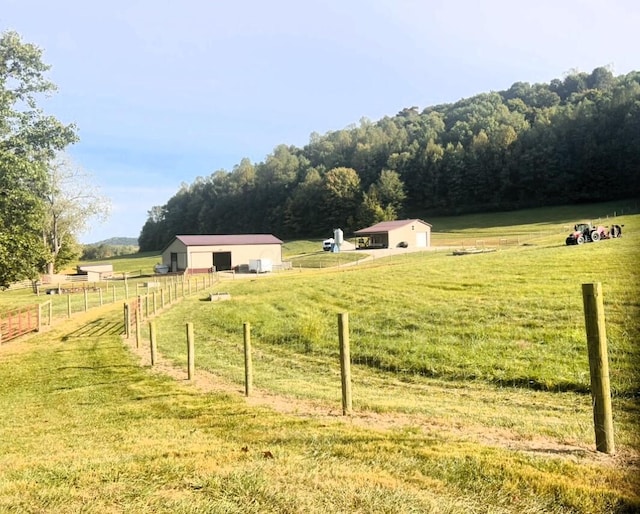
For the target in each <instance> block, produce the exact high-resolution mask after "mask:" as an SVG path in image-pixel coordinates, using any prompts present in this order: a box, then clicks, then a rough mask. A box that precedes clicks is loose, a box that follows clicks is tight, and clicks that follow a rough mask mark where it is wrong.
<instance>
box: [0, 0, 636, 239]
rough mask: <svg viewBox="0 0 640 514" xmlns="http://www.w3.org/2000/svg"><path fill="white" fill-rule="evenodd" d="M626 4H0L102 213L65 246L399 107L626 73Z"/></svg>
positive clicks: (133, 0)
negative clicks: (575, 76) (599, 72)
mask: <svg viewBox="0 0 640 514" xmlns="http://www.w3.org/2000/svg"><path fill="white" fill-rule="evenodd" d="M638 27H640V4H638V3H637V2H636V1H635V0H608V1H606V2H604V1H596V0H564V1H557V0H556V1H550V0H538V1H537V2H535V3H534V2H517V1H513V0H511V1H504V0H487V1H482V0H476V1H474V2H471V1H461V0H460V1H456V0H433V1H429V0H422V1H420V0H368V1H365V0H323V1H321V0H308V1H299V0H296V1H294V0H271V1H269V2H263V1H259V0H245V1H242V0H238V1H236V2H227V1H225V2H221V1H215V0H210V1H205V0H183V1H181V2H176V1H169V0H154V1H152V0H127V1H123V0H111V1H109V2H88V1H86V0H85V1H80V0H73V1H72V0H56V1H51V0H2V8H1V9H0V31H4V30H8V29H11V30H15V31H17V32H18V33H20V34H21V36H22V37H23V40H24V41H26V42H29V43H34V44H36V45H37V46H39V47H40V48H42V49H43V50H44V61H45V62H46V63H48V64H50V65H51V66H52V69H51V71H50V73H49V77H50V78H51V80H52V81H53V82H55V83H56V84H57V86H58V88H59V91H58V92H57V93H56V94H55V95H54V96H53V97H51V98H49V99H46V100H43V101H42V102H41V107H42V108H43V109H44V110H45V112H48V113H51V114H54V115H55V116H57V117H58V118H59V119H61V120H62V121H64V122H68V123H70V122H73V123H76V124H77V126H78V129H79V135H80V142H79V143H78V144H76V145H74V146H73V147H72V148H71V149H70V151H69V153H70V155H71V157H72V158H73V159H74V160H75V161H76V162H77V163H78V164H79V165H80V166H82V167H83V168H84V169H85V170H87V171H89V172H90V173H91V174H92V175H93V177H94V179H95V181H96V182H97V184H98V185H99V187H100V190H101V193H102V195H103V196H106V197H108V198H110V200H111V203H112V213H111V216H110V218H109V220H108V221H107V222H105V223H102V224H98V223H92V224H90V225H91V228H90V229H89V231H87V232H86V233H84V234H82V235H81V236H80V240H81V241H82V242H85V243H91V242H95V241H99V240H102V239H106V238H108V237H113V236H129V237H137V236H138V235H139V233H140V229H141V228H142V225H143V224H144V222H145V220H146V217H147V211H148V210H149V209H151V207H153V206H154V205H162V204H164V203H166V202H167V200H169V198H171V196H173V195H174V194H175V193H176V191H177V190H178V189H179V187H180V184H181V183H183V182H184V183H191V182H193V181H194V179H195V178H196V177H198V176H208V175H210V174H211V173H213V172H214V171H216V170H219V169H225V170H231V169H232V168H233V166H234V165H235V164H238V163H239V162H240V160H241V159H242V158H243V157H248V158H250V159H251V160H252V161H253V162H259V161H263V160H264V159H265V157H266V156H267V155H268V154H269V153H271V151H272V150H273V149H274V147H275V146H277V145H278V144H282V143H284V144H292V145H296V146H303V145H305V144H306V143H307V142H308V141H309V135H310V134H311V133H312V132H317V133H320V134H324V133H326V132H327V131H330V130H338V129H342V128H345V127H346V126H348V125H350V124H352V123H358V122H359V120H360V119H361V118H363V117H366V118H369V119H370V120H373V121H375V120H378V119H379V118H381V117H383V116H385V115H394V114H396V113H397V112H398V111H400V110H401V109H402V108H404V107H411V106H418V107H419V108H421V109H422V108H424V107H426V106H429V105H434V104H440V103H450V102H455V101H457V100H459V99H460V98H466V97H469V96H472V95H474V94H477V93H481V92H485V91H499V90H503V89H507V88H508V87H509V86H511V84H513V83H514V82H518V81H525V82H530V83H535V82H549V81H550V80H552V79H554V78H562V77H563V76H564V75H565V74H566V73H567V72H568V71H570V70H572V69H578V70H580V71H586V72H590V71H591V70H592V69H593V68H595V67H598V66H610V67H611V68H612V70H613V72H614V74H616V75H619V74H623V73H628V72H629V71H631V70H637V69H639V66H638V36H637V31H638Z"/></svg>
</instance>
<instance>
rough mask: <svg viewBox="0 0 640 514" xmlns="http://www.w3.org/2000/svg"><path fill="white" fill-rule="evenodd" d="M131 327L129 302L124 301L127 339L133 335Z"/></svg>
mask: <svg viewBox="0 0 640 514" xmlns="http://www.w3.org/2000/svg"><path fill="white" fill-rule="evenodd" d="M130 332H131V327H130V326H129V304H128V303H127V302H124V333H125V335H126V336H127V339H129V336H130V335H131V333H130Z"/></svg>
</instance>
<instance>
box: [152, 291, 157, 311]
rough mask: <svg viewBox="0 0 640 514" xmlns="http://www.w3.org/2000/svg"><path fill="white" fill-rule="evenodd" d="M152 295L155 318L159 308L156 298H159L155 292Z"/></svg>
mask: <svg viewBox="0 0 640 514" xmlns="http://www.w3.org/2000/svg"><path fill="white" fill-rule="evenodd" d="M152 294H153V315H154V316H155V314H156V306H157V303H158V301H157V299H156V297H157V295H156V291H155V290H154V291H153V293H152Z"/></svg>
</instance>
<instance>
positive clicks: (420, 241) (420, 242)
mask: <svg viewBox="0 0 640 514" xmlns="http://www.w3.org/2000/svg"><path fill="white" fill-rule="evenodd" d="M416 246H417V247H418V248H426V246H427V233H426V232H418V233H416Z"/></svg>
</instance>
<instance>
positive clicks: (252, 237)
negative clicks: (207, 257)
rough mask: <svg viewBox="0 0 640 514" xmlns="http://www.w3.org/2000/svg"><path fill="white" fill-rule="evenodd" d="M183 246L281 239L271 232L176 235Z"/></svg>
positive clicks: (237, 243) (271, 242) (223, 244)
mask: <svg viewBox="0 0 640 514" xmlns="http://www.w3.org/2000/svg"><path fill="white" fill-rule="evenodd" d="M176 239H177V240H178V241H181V242H182V243H183V244H184V245H185V246H226V245H274V244H280V245H281V244H283V241H281V240H280V239H278V238H277V237H275V236H273V235H271V234H214V235H189V236H176Z"/></svg>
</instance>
